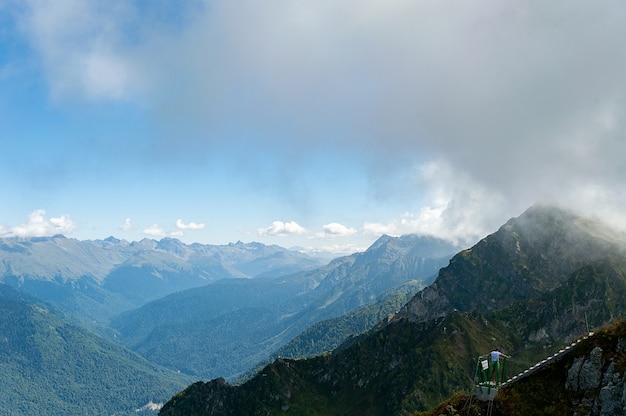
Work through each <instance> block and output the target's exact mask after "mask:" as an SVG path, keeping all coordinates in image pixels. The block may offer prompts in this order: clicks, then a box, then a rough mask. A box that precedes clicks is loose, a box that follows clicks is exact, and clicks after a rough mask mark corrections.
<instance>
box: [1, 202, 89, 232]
mask: <svg viewBox="0 0 626 416" xmlns="http://www.w3.org/2000/svg"><path fill="white" fill-rule="evenodd" d="M45 215H46V211H45V210H43V209H38V210H35V211H33V212H32V213H31V214H30V215H29V216H28V219H27V220H26V222H25V223H23V224H21V225H17V226H15V227H9V228H4V227H3V228H0V236H2V237H44V236H51V235H55V234H69V233H71V232H72V231H74V230H76V229H77V225H76V223H75V222H74V221H72V219H71V218H70V217H69V216H68V215H61V216H60V217H56V218H55V217H53V218H50V219H46V217H45Z"/></svg>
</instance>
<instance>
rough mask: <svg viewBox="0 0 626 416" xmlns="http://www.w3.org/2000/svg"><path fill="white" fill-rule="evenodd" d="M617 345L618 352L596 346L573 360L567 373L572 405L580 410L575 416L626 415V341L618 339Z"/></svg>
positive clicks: (566, 383)
mask: <svg viewBox="0 0 626 416" xmlns="http://www.w3.org/2000/svg"><path fill="white" fill-rule="evenodd" d="M617 344H618V345H617V349H616V350H615V351H610V352H605V351H603V350H602V348H601V347H599V346H597V347H594V348H593V349H592V350H591V351H590V352H589V353H588V354H586V355H584V356H581V357H578V358H576V359H575V360H574V361H573V363H572V366H571V367H570V369H569V371H568V372H567V380H566V382H565V389H566V390H569V391H571V392H572V393H573V397H574V398H573V401H572V405H573V407H576V408H578V409H579V410H578V411H577V412H576V413H575V414H581V415H582V414H589V415H598V416H609V415H623V414H626V385H625V384H624V370H625V368H624V363H623V360H624V357H625V356H626V355H625V354H626V348H625V347H626V340H625V339H624V338H619V340H618V343H617ZM583 411H586V412H585V413H583Z"/></svg>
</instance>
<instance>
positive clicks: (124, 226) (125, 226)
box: [119, 218, 135, 232]
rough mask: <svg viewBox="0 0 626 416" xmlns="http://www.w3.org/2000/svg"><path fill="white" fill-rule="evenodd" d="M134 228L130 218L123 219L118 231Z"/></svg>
mask: <svg viewBox="0 0 626 416" xmlns="http://www.w3.org/2000/svg"><path fill="white" fill-rule="evenodd" d="M134 228H135V226H134V225H133V223H132V221H131V219H130V218H126V219H124V222H123V223H122V225H120V227H119V229H120V231H124V232H127V231H131V230H132V229H134Z"/></svg>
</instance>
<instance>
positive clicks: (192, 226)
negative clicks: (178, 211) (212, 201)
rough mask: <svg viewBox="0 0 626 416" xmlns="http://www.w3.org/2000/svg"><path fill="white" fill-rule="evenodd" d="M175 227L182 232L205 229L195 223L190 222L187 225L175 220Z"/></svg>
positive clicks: (200, 224) (202, 225)
mask: <svg viewBox="0 0 626 416" xmlns="http://www.w3.org/2000/svg"><path fill="white" fill-rule="evenodd" d="M176 227H178V228H180V229H182V230H201V229H203V228H204V227H205V225H204V224H202V223H197V222H190V223H188V224H185V223H184V222H183V220H181V219H178V220H176Z"/></svg>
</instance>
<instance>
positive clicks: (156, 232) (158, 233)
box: [142, 224, 167, 237]
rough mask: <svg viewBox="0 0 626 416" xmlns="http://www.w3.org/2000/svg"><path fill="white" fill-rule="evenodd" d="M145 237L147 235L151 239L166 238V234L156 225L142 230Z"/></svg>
mask: <svg viewBox="0 0 626 416" xmlns="http://www.w3.org/2000/svg"><path fill="white" fill-rule="evenodd" d="M142 233H144V234H145V235H149V236H151V237H166V236H167V232H166V231H165V229H164V228H163V227H161V226H159V225H158V224H152V225H151V226H150V227H148V228H146V229H144V230H143V231H142Z"/></svg>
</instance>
